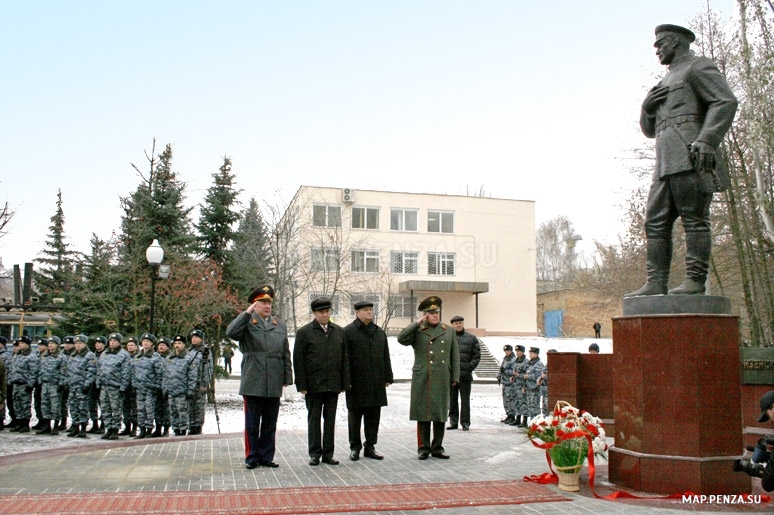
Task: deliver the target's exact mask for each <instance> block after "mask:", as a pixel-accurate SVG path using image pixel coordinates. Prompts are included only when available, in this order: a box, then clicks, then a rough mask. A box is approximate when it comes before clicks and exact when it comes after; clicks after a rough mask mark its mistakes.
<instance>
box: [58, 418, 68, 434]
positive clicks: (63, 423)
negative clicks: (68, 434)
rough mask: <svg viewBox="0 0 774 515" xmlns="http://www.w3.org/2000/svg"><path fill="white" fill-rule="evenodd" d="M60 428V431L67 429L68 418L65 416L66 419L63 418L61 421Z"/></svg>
mask: <svg viewBox="0 0 774 515" xmlns="http://www.w3.org/2000/svg"><path fill="white" fill-rule="evenodd" d="M59 430H60V431H66V430H67V418H66V417H65V419H63V420H61V421H60V422H59Z"/></svg>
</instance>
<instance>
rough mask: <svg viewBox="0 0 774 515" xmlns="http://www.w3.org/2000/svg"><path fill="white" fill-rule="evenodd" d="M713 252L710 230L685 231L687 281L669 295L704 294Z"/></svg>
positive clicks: (670, 291)
mask: <svg viewBox="0 0 774 515" xmlns="http://www.w3.org/2000/svg"><path fill="white" fill-rule="evenodd" d="M711 252H712V236H711V235H710V233H709V232H689V233H685V281H683V284H681V285H680V286H678V287H677V288H672V289H671V290H669V295H704V291H705V284H706V282H707V272H708V271H709V260H710V253H711Z"/></svg>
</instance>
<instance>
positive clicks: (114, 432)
mask: <svg viewBox="0 0 774 515" xmlns="http://www.w3.org/2000/svg"><path fill="white" fill-rule="evenodd" d="M107 439H108V440H118V429H108V432H107Z"/></svg>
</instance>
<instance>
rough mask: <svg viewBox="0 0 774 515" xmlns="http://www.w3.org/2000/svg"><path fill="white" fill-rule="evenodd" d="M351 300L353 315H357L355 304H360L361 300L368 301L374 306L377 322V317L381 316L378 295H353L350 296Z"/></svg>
mask: <svg viewBox="0 0 774 515" xmlns="http://www.w3.org/2000/svg"><path fill="white" fill-rule="evenodd" d="M349 300H350V302H351V304H350V306H351V312H350V313H351V314H352V315H354V314H355V303H356V302H360V301H361V300H365V301H368V302H370V303H372V304H373V305H374V322H375V321H376V316H377V315H378V314H379V295H376V294H374V293H353V294H352V295H350V296H349Z"/></svg>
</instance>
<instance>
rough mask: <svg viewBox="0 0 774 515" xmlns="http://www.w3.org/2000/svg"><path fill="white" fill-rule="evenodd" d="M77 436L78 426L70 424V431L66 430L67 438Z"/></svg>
mask: <svg viewBox="0 0 774 515" xmlns="http://www.w3.org/2000/svg"><path fill="white" fill-rule="evenodd" d="M77 434H78V424H72V425H71V426H70V429H68V430H67V437H68V438H72V437H73V436H75V435H77Z"/></svg>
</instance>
